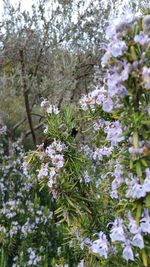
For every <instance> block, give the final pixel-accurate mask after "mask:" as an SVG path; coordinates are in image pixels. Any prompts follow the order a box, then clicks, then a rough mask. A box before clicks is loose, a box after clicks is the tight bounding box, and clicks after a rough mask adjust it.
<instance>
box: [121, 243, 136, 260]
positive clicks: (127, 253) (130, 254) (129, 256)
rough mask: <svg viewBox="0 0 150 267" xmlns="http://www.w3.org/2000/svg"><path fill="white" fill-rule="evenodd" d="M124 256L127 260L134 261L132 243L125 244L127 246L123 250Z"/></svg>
mask: <svg viewBox="0 0 150 267" xmlns="http://www.w3.org/2000/svg"><path fill="white" fill-rule="evenodd" d="M123 258H124V259H125V260H126V261H129V260H131V261H134V255H133V250H132V248H131V245H130V244H126V245H125V248H124V250H123Z"/></svg>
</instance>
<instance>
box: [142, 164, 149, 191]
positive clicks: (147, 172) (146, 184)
mask: <svg viewBox="0 0 150 267" xmlns="http://www.w3.org/2000/svg"><path fill="white" fill-rule="evenodd" d="M143 189H144V191H145V192H150V169H148V168H147V169H146V178H145V180H144V184H143Z"/></svg>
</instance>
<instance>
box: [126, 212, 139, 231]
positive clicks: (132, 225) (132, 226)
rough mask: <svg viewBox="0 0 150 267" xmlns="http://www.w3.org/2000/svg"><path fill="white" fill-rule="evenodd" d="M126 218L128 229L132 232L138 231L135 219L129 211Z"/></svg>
mask: <svg viewBox="0 0 150 267" xmlns="http://www.w3.org/2000/svg"><path fill="white" fill-rule="evenodd" d="M128 219H129V225H128V228H129V231H130V233H132V234H136V233H138V231H139V227H138V226H137V223H136V220H135V219H134V218H133V217H132V216H131V212H130V211H129V212H128Z"/></svg>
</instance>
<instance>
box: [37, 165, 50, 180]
mask: <svg viewBox="0 0 150 267" xmlns="http://www.w3.org/2000/svg"><path fill="white" fill-rule="evenodd" d="M46 176H48V163H46V164H45V165H43V166H42V168H41V169H40V170H39V173H38V179H41V178H44V177H46Z"/></svg>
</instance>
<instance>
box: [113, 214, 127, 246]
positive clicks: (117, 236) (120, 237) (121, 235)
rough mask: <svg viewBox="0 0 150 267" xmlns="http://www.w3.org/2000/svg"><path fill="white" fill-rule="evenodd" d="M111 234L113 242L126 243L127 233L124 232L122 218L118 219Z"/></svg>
mask: <svg viewBox="0 0 150 267" xmlns="http://www.w3.org/2000/svg"><path fill="white" fill-rule="evenodd" d="M110 232H111V234H110V238H111V240H112V242H116V241H122V242H124V241H125V232H124V225H123V220H122V219H120V218H117V219H116V220H115V221H114V223H113V226H112V229H111V231H110Z"/></svg>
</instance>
